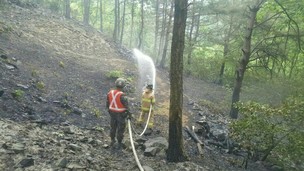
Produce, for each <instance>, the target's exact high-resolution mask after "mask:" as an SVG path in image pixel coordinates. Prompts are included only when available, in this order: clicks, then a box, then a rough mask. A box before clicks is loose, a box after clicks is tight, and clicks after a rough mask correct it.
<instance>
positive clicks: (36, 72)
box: [31, 69, 38, 77]
mask: <svg viewBox="0 0 304 171" xmlns="http://www.w3.org/2000/svg"><path fill="white" fill-rule="evenodd" d="M31 75H32V77H38V71H37V70H35V69H33V70H32V72H31Z"/></svg>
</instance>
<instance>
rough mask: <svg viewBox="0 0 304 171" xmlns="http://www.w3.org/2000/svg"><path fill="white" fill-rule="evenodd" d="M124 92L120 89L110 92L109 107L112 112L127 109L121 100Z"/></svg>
mask: <svg viewBox="0 0 304 171" xmlns="http://www.w3.org/2000/svg"><path fill="white" fill-rule="evenodd" d="M122 94H123V92H121V91H118V90H111V91H110V92H109V94H108V96H109V101H110V105H109V109H110V111H112V112H124V111H126V110H127V109H126V108H125V107H124V105H123V104H122V103H121V101H120V97H121V95H122Z"/></svg>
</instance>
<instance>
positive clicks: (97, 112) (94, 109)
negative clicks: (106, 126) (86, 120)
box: [92, 107, 102, 118]
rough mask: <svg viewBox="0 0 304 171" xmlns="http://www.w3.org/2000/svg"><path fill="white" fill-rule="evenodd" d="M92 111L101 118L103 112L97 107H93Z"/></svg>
mask: <svg viewBox="0 0 304 171" xmlns="http://www.w3.org/2000/svg"><path fill="white" fill-rule="evenodd" d="M92 112H93V114H94V115H95V116H96V117H97V118H99V117H100V116H101V114H102V113H101V111H100V110H99V109H97V108H95V107H94V108H93V109H92Z"/></svg>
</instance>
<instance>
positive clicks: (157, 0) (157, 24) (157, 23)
mask: <svg viewBox="0 0 304 171" xmlns="http://www.w3.org/2000/svg"><path fill="white" fill-rule="evenodd" d="M158 29H159V0H156V2H155V31H154V47H153V53H154V54H153V55H154V56H155V57H156V58H157V54H158V49H157V39H158V34H159V32H158V31H159V30H158Z"/></svg>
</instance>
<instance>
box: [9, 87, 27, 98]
mask: <svg viewBox="0 0 304 171" xmlns="http://www.w3.org/2000/svg"><path fill="white" fill-rule="evenodd" d="M11 94H12V96H13V97H14V98H15V99H17V100H20V99H21V98H22V97H23V95H24V91H22V90H20V89H18V90H14V91H13V92H12V93H11Z"/></svg>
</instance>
